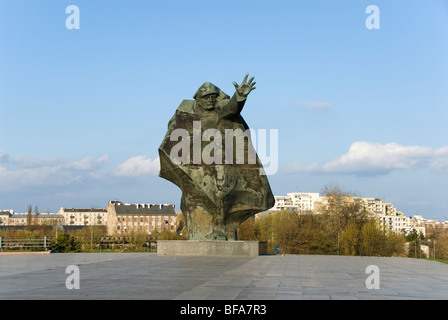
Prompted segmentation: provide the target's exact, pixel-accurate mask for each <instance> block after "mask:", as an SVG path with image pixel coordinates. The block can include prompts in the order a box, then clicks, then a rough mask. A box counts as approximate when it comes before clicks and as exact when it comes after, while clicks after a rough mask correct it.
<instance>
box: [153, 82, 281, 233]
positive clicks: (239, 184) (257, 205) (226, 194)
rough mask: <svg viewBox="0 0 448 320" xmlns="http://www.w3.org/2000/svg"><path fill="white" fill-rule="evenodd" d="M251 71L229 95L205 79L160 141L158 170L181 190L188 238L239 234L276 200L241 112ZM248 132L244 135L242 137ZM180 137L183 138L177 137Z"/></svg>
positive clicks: (183, 104) (247, 91)
mask: <svg viewBox="0 0 448 320" xmlns="http://www.w3.org/2000/svg"><path fill="white" fill-rule="evenodd" d="M247 78H248V74H246V76H245V77H244V80H243V82H242V83H241V85H238V84H237V83H235V82H233V85H234V86H235V89H236V92H235V94H234V95H233V96H232V98H230V97H229V96H228V95H227V94H225V93H224V92H223V91H221V90H220V89H219V88H218V87H216V86H215V85H213V84H211V83H209V82H205V83H204V84H203V85H202V86H201V87H200V88H199V89H198V90H197V92H196V93H195V94H194V96H193V98H194V100H184V101H182V103H181V104H180V106H179V107H178V108H177V110H176V113H175V115H174V116H173V117H172V118H171V120H170V121H169V124H168V131H167V133H166V135H165V138H164V140H163V142H162V144H161V145H160V147H159V157H160V173H159V176H160V177H162V178H165V179H167V180H169V181H171V182H172V183H174V184H176V185H177V186H178V187H179V188H180V189H181V190H182V199H181V210H182V213H183V214H184V217H185V223H186V227H187V232H188V238H189V239H190V240H193V239H194V240H228V239H236V230H237V228H238V226H239V225H240V224H241V223H242V222H243V221H244V220H246V219H247V218H249V217H251V216H252V215H254V214H256V213H258V212H261V211H265V210H268V209H270V208H272V207H273V206H274V203H275V200H274V196H273V194H272V191H271V188H270V186H269V182H268V180H267V178H266V175H265V174H263V166H262V164H261V162H260V160H259V158H258V156H257V155H256V153H255V151H254V148H253V146H252V143H251V141H250V135H249V134H248V133H250V131H249V130H248V129H249V128H248V126H247V124H246V122H245V121H244V119H243V117H242V116H241V114H240V113H241V110H242V109H243V106H244V104H245V102H246V99H247V96H248V94H249V93H250V92H251V91H252V90H254V89H255V87H254V85H255V82H253V80H254V78H253V77H252V78H251V79H250V80H249V81H247ZM241 137H242V138H244V139H241ZM179 138H181V140H180V141H179Z"/></svg>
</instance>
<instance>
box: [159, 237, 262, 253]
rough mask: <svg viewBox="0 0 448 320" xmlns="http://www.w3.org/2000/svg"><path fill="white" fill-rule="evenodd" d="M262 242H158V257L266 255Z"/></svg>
mask: <svg viewBox="0 0 448 320" xmlns="http://www.w3.org/2000/svg"><path fill="white" fill-rule="evenodd" d="M266 249H267V246H266V242H264V241H224V240H222V241H220V240H217V241H212V240H209V241H206V240H159V241H157V255H158V256H247V257H256V256H258V255H260V254H266Z"/></svg>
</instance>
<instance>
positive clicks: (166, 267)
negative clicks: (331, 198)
mask: <svg viewBox="0 0 448 320" xmlns="http://www.w3.org/2000/svg"><path fill="white" fill-rule="evenodd" d="M370 265H373V266H377V267H378V269H377V271H379V273H378V275H379V278H378V279H377V280H379V289H375V288H373V289H368V288H367V286H366V279H367V278H368V277H369V276H371V274H370V272H369V273H366V269H367V267H368V266H370ZM68 266H77V267H78V270H79V289H68V288H67V286H66V280H67V279H68V278H69V277H72V276H73V275H75V273H71V271H70V269H67V267H68ZM66 272H68V273H66ZM70 283H75V282H74V281H73V282H70ZM7 299H32V300H34V299H51V300H53V299H54V300H62V299H64V300H73V299H89V300H92V299H101V300H104V299H121V300H130V299H139V300H142V299H145V300H146V299H150V300H180V299H187V300H209V299H210V300H247V299H249V300H290V299H293V300H309V299H313V300H323V299H325V300H328V299H334V300H348V299H350V300H371V299H375V300H377V299H380V300H389V299H402V300H408V299H448V265H447V264H443V263H440V262H435V261H429V260H419V259H410V258H384V257H346V256H316V255H285V256H281V255H262V256H258V257H166V256H157V255H156V254H155V253H98V254H97V253H74V254H69V253H67V254H63V253H53V254H44V255H0V300H7Z"/></svg>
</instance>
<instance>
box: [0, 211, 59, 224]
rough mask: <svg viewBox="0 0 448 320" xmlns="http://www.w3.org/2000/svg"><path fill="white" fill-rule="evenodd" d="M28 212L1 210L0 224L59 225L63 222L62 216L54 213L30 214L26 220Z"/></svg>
mask: <svg viewBox="0 0 448 320" xmlns="http://www.w3.org/2000/svg"><path fill="white" fill-rule="evenodd" d="M28 217H29V215H28V213H17V212H13V213H11V212H8V211H6V212H5V211H3V212H1V213H0V225H4V226H27V225H60V224H63V223H64V217H62V216H61V215H59V214H56V213H39V214H37V215H36V214H35V213H32V214H31V221H30V222H28Z"/></svg>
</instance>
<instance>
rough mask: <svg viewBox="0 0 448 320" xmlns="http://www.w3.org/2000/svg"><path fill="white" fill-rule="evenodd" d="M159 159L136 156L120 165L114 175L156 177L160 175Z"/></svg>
mask: <svg viewBox="0 0 448 320" xmlns="http://www.w3.org/2000/svg"><path fill="white" fill-rule="evenodd" d="M159 169H160V162H159V158H158V157H157V158H155V159H153V160H152V159H151V158H147V157H146V156H135V157H132V158H129V159H128V160H126V161H125V162H123V163H122V164H120V165H118V166H117V167H116V168H115V170H113V172H112V174H113V175H114V176H116V177H137V176H142V175H156V174H158V173H159Z"/></svg>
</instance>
